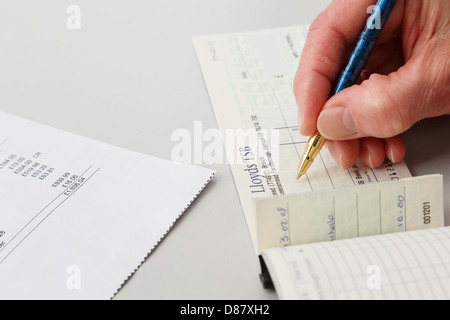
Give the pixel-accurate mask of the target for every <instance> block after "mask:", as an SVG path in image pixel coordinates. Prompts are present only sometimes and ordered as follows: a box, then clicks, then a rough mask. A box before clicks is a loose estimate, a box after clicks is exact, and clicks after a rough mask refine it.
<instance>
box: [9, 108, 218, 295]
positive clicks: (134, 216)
mask: <svg viewBox="0 0 450 320" xmlns="http://www.w3.org/2000/svg"><path fill="white" fill-rule="evenodd" d="M213 174H214V172H213V171H211V170H208V169H205V168H201V167H196V166H185V165H179V164H174V163H172V162H171V161H167V160H162V159H159V158H155V157H151V156H148V155H143V154H139V153H136V152H132V151H128V150H124V149H121V148H118V147H114V146H110V145H107V144H104V143H100V142H97V141H93V140H90V139H87V138H83V137H80V136H77V135H74V134H70V133H66V132H63V131H60V130H56V129H53V128H49V127H46V126H43V125H40V124H37V123H34V122H31V121H28V120H24V119H21V118H18V117H15V116H11V115H8V114H5V113H0V287H1V290H0V299H109V298H111V297H113V296H114V294H115V293H117V291H118V290H119V288H120V287H121V285H122V284H123V283H124V282H125V281H126V280H127V279H128V278H129V277H130V276H131V275H132V274H133V273H134V272H135V271H136V269H137V268H138V267H139V266H140V264H141V263H142V262H143V261H144V260H145V258H146V257H147V256H148V255H149V253H150V252H151V251H152V250H153V249H154V248H155V247H156V246H157V245H158V243H159V242H160V241H161V240H162V239H163V237H164V236H165V235H166V234H167V233H168V232H169V230H170V229H171V228H172V226H173V225H174V223H175V222H176V221H177V219H178V218H179V217H180V216H181V214H182V213H183V212H184V211H185V210H186V209H187V208H188V207H189V205H190V204H191V203H192V201H193V200H194V199H195V198H196V197H197V196H198V195H199V193H200V192H201V191H202V190H203V188H204V187H205V186H206V185H207V183H208V182H209V180H210V179H211V178H212V176H213Z"/></svg>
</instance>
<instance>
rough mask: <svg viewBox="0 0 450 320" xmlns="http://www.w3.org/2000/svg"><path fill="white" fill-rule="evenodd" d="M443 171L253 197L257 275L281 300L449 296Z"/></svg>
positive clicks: (448, 233) (449, 261)
mask: <svg viewBox="0 0 450 320" xmlns="http://www.w3.org/2000/svg"><path fill="white" fill-rule="evenodd" d="M442 190H443V189H442V176H441V175H431V176H424V177H417V178H408V179H404V180H401V181H396V182H385V183H377V184H371V185H367V186H364V187H352V188H346V189H340V190H330V191H322V192H315V193H309V194H300V195H293V196H289V197H280V198H278V199H265V200H264V199H263V200H257V201H255V207H256V209H255V210H256V212H257V214H258V222H259V223H258V240H259V241H258V243H259V245H260V247H259V248H258V249H259V252H260V255H259V258H260V262H261V270H262V272H261V275H260V277H261V280H262V281H263V284H264V286H265V288H272V287H273V288H275V290H276V292H277V294H278V296H279V298H280V299H313V300H315V299H325V300H329V299H332V300H334V299H388V300H391V299H395V300H397V299H400V300H404V299H413V300H415V299H420V300H422V299H448V298H450V249H449V248H450V229H449V228H448V227H447V228H445V227H444V210H443V191H442Z"/></svg>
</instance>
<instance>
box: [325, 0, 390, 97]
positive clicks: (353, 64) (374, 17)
mask: <svg viewBox="0 0 450 320" xmlns="http://www.w3.org/2000/svg"><path fill="white" fill-rule="evenodd" d="M395 3H396V0H379V1H378V2H377V4H376V5H375V6H374V7H373V10H372V14H371V15H370V17H369V19H368V20H367V23H366V26H365V28H364V30H363V32H362V33H361V34H360V35H359V37H358V40H357V42H356V45H355V47H354V49H353V51H352V52H351V54H350V56H349V58H348V60H347V64H346V67H345V69H344V70H343V71H342V73H341V75H340V77H339V79H338V81H337V82H336V85H335V87H334V89H333V91H332V92H331V95H330V97H331V96H334V95H335V94H337V93H338V92H340V91H342V90H344V89H345V88H348V87H351V86H352V85H354V84H356V83H357V81H358V79H359V76H360V75H361V72H362V71H363V70H364V67H365V65H366V62H367V60H368V59H369V56H370V54H371V53H372V51H373V48H374V47H375V45H376V43H377V41H378V38H379V37H380V34H381V31H382V29H383V27H384V26H385V25H386V22H387V20H388V18H389V15H390V14H391V12H392V9H393V7H394V5H395Z"/></svg>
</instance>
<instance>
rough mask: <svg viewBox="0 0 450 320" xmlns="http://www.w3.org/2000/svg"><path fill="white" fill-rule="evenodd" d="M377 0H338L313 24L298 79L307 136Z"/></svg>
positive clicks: (303, 129)
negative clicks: (369, 11) (370, 9)
mask: <svg viewBox="0 0 450 320" xmlns="http://www.w3.org/2000/svg"><path fill="white" fill-rule="evenodd" d="M375 2H376V1H374V0H335V1H333V2H332V3H331V4H330V5H329V6H328V7H327V8H326V10H325V11H324V12H322V13H321V14H320V15H319V16H318V17H317V18H316V20H315V21H314V22H313V23H312V24H311V27H310V29H309V33H308V37H307V39H306V43H305V46H304V48H303V51H302V55H301V58H300V63H299V67H298V70H297V73H296V76H295V80H294V93H295V97H296V100H297V105H298V109H299V113H298V114H299V129H300V133H301V134H302V135H303V136H310V135H312V134H314V132H315V131H316V130H317V118H318V115H319V113H320V111H321V109H322V107H323V105H324V104H325V102H326V101H327V100H328V98H329V95H330V91H331V89H332V87H333V84H334V82H335V80H336V78H337V77H338V75H339V73H340V71H341V69H342V68H343V64H344V63H345V59H346V56H347V54H348V52H349V51H350V50H351V49H352V46H353V44H354V41H355V39H356V38H357V37H358V35H359V34H360V33H361V30H362V29H363V27H364V24H365V23H366V21H367V18H368V14H367V11H368V8H369V7H370V6H371V5H373V4H374V3H375Z"/></svg>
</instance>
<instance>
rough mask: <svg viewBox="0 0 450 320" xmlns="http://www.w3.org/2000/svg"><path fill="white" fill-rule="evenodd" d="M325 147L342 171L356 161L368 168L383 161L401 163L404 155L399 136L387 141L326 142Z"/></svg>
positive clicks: (403, 144) (377, 165) (404, 148)
mask: <svg viewBox="0 0 450 320" xmlns="http://www.w3.org/2000/svg"><path fill="white" fill-rule="evenodd" d="M325 146H326V147H327V149H328V151H329V152H330V154H331V155H332V156H333V158H334V159H335V161H336V162H337V163H338V164H339V166H341V167H342V168H343V169H348V168H350V167H351V166H353V165H354V164H355V163H356V161H357V160H358V159H360V160H361V161H362V162H363V163H364V164H366V165H367V166H369V167H370V168H378V167H380V166H381V165H382V164H383V162H384V161H385V159H389V160H390V161H391V162H393V163H397V162H400V161H402V160H403V158H404V157H405V153H406V145H405V142H404V141H403V138H402V137H401V136H396V137H392V138H388V139H377V138H362V139H355V140H345V141H332V140H327V142H326V144H325Z"/></svg>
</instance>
